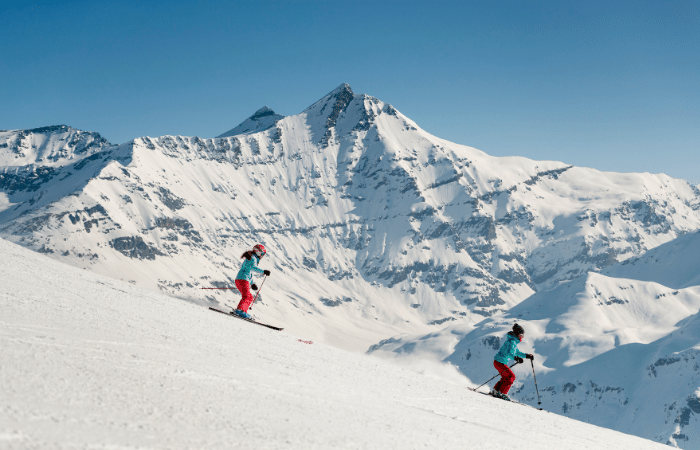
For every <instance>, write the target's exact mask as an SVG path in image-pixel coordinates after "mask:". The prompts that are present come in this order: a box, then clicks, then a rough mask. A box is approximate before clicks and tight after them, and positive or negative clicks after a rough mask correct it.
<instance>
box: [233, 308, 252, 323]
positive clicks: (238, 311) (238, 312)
mask: <svg viewBox="0 0 700 450" xmlns="http://www.w3.org/2000/svg"><path fill="white" fill-rule="evenodd" d="M231 314H235V315H237V316H238V317H240V318H242V319H248V320H253V316H251V315H250V314H248V313H247V312H245V311H243V310H242V309H236V310H234V311H233V312H232V313H231Z"/></svg>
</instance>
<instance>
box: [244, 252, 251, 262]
mask: <svg viewBox="0 0 700 450" xmlns="http://www.w3.org/2000/svg"><path fill="white" fill-rule="evenodd" d="M250 258H251V256H250V253H246V254H245V259H247V260H248V261H250Z"/></svg>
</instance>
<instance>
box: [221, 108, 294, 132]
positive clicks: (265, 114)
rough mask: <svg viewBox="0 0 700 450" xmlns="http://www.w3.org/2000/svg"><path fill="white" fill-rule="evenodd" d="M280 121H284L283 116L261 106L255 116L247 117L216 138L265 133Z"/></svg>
mask: <svg viewBox="0 0 700 450" xmlns="http://www.w3.org/2000/svg"><path fill="white" fill-rule="evenodd" d="M282 119H284V116H282V115H280V114H277V113H275V112H274V111H273V110H272V109H270V108H268V107H267V106H263V107H262V108H260V109H259V110H257V111H255V114H253V115H252V116H250V117H248V118H247V119H246V120H244V121H243V122H241V123H240V124H239V125H238V126H236V127H235V128H232V129H230V130H228V131H227V132H225V133H223V134H220V135H219V136H217V138H223V137H228V136H236V135H238V134H250V133H258V132H260V131H265V130H267V129H268V128H270V127H272V126H274V125H275V124H276V123H277V122H278V121H280V120H282Z"/></svg>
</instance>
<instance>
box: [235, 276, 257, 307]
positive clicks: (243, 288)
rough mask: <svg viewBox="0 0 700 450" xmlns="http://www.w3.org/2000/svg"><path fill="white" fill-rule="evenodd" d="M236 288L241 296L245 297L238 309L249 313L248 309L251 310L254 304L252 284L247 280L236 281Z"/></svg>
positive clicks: (239, 303)
mask: <svg viewBox="0 0 700 450" xmlns="http://www.w3.org/2000/svg"><path fill="white" fill-rule="evenodd" d="M236 287H237V288H238V290H239V291H240V293H241V295H243V298H242V299H241V301H240V302H238V306H237V307H236V309H240V310H241V311H245V312H248V308H250V305H251V304H252V303H253V294H251V293H250V283H249V282H248V281H246V280H236Z"/></svg>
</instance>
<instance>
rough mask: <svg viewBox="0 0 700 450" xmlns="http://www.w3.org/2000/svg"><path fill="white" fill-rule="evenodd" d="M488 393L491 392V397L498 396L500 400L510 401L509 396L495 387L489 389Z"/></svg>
mask: <svg viewBox="0 0 700 450" xmlns="http://www.w3.org/2000/svg"><path fill="white" fill-rule="evenodd" d="M489 394H491V395H492V396H493V397H496V398H500V399H501V400H506V401H510V397H508V396H507V395H506V394H504V393H502V392H501V391H497V390H496V389H491V392H489Z"/></svg>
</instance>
